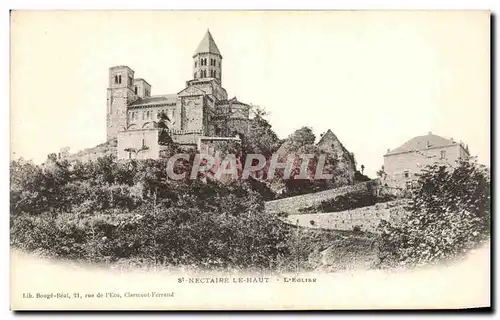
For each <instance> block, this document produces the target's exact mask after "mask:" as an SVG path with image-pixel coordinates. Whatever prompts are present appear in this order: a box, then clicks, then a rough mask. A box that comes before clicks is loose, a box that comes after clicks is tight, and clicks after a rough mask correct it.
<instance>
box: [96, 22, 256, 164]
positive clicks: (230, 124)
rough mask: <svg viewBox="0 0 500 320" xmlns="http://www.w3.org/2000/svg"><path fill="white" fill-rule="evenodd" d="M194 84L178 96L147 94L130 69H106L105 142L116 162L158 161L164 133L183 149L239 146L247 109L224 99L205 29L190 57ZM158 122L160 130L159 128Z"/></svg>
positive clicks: (218, 61)
mask: <svg viewBox="0 0 500 320" xmlns="http://www.w3.org/2000/svg"><path fill="white" fill-rule="evenodd" d="M192 65H193V73H192V76H193V77H192V79H191V80H188V81H187V82H186V87H185V88H184V89H182V90H180V91H179V92H177V93H171V94H161V95H151V84H150V83H148V82H147V81H146V80H145V79H143V78H136V77H135V73H134V70H132V69H131V68H130V67H128V66H115V67H111V68H110V69H109V88H108V94H107V121H106V127H107V128H106V129H107V130H106V133H107V140H108V141H110V140H113V139H116V140H117V153H118V158H119V159H125V158H140V159H145V158H152V159H156V158H159V157H161V152H162V147H163V146H162V144H161V143H159V138H160V135H161V133H162V131H166V132H167V133H168V135H169V137H170V138H171V141H172V142H173V143H175V144H177V145H179V146H181V147H182V148H186V149H187V148H197V149H198V150H200V149H202V148H208V149H210V145H211V144H212V143H220V142H224V141H228V140H233V141H239V140H240V137H239V135H241V134H245V133H246V132H247V130H248V120H249V110H250V106H249V105H248V104H245V103H243V102H240V101H238V100H237V99H236V98H232V99H228V95H227V92H226V90H225V89H224V87H223V86H222V54H221V53H220V51H219V48H218V47H217V45H216V43H215V41H214V38H213V37H212V35H211V34H210V31H209V30H207V32H206V34H205V36H204V37H203V39H202V40H201V42H200V44H199V45H198V48H197V49H196V51H195V52H194V54H193V56H192ZM160 118H161V119H162V126H159V121H160Z"/></svg>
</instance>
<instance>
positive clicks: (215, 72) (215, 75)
mask: <svg viewBox="0 0 500 320" xmlns="http://www.w3.org/2000/svg"><path fill="white" fill-rule="evenodd" d="M216 77H217V71H215V70H214V78H216Z"/></svg>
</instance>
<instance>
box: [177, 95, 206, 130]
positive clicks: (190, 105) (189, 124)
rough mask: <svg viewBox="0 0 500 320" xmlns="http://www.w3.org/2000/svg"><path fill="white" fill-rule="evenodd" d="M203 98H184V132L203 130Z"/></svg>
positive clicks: (182, 99)
mask: <svg viewBox="0 0 500 320" xmlns="http://www.w3.org/2000/svg"><path fill="white" fill-rule="evenodd" d="M203 102H204V101H203V96H188V97H182V98H181V103H182V110H183V112H182V126H181V128H182V130H186V131H195V130H203V129H204V128H203Z"/></svg>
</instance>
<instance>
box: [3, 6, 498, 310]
mask: <svg viewBox="0 0 500 320" xmlns="http://www.w3.org/2000/svg"><path fill="white" fill-rule="evenodd" d="M490 23H491V16H490V12H488V11H22V10H21V11H12V12H11V49H10V50H11V60H10V68H11V74H10V81H11V83H10V85H11V91H10V92H11V106H10V115H11V118H10V126H11V128H10V131H11V137H10V139H11V146H10V147H11V153H10V154H11V159H10V261H11V262H10V269H11V272H10V286H11V309H12V310H342V309H349V310H366V309H393V310H394V309H461V308H488V307H490V306H491V301H490V298H491V296H490V272H491V270H490V250H491V249H490V248H491V245H490V237H491V194H490V190H491V189H490V187H491V163H490Z"/></svg>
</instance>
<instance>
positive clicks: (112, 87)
mask: <svg viewBox="0 0 500 320" xmlns="http://www.w3.org/2000/svg"><path fill="white" fill-rule="evenodd" d="M136 97H137V96H136V95H135V94H134V70H132V69H130V68H129V67H127V66H116V67H111V68H109V88H108V100H107V106H108V108H107V111H106V115H107V117H106V138H107V140H111V139H114V138H116V136H117V135H118V131H123V130H126V129H127V106H128V104H129V103H130V102H132V101H133V100H134V99H136Z"/></svg>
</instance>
